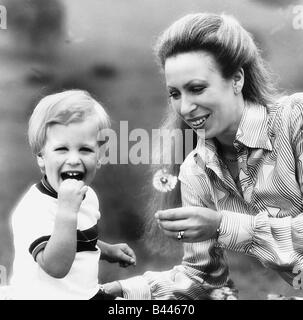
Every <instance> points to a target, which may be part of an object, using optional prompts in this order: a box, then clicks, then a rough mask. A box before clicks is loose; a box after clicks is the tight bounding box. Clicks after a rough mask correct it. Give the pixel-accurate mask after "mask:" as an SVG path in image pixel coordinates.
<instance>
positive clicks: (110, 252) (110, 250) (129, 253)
mask: <svg viewBox="0 0 303 320" xmlns="http://www.w3.org/2000/svg"><path fill="white" fill-rule="evenodd" d="M101 254H102V251H101ZM103 258H104V259H105V260H107V261H108V262H113V263H114V262H119V265H120V267H123V268H126V267H128V266H130V265H134V266H135V265H136V255H135V253H134V251H133V250H132V249H131V248H130V247H129V246H128V245H127V244H126V243H118V244H106V252H104V256H103Z"/></svg>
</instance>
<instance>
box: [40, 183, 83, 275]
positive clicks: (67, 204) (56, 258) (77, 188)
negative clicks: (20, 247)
mask: <svg viewBox="0 0 303 320" xmlns="http://www.w3.org/2000/svg"><path fill="white" fill-rule="evenodd" d="M86 191H87V187H86V186H84V184H83V182H82V181H77V180H73V179H67V180H65V181H63V182H62V183H61V185H60V188H59V192H58V211H57V214H56V220H55V225H54V229H53V232H52V235H51V237H50V238H49V240H48V241H47V244H46V246H45V248H44V249H43V250H41V251H39V252H38V253H37V255H36V260H37V262H38V264H39V265H40V266H41V268H42V269H43V270H44V271H45V272H46V273H48V274H49V275H50V276H52V277H54V278H63V277H65V276H66V275H67V273H68V272H69V270H70V268H71V266H72V264H73V262H74V258H75V254H76V251H77V217H78V211H79V208H80V205H81V202H82V200H83V196H84V194H85V193H86Z"/></svg>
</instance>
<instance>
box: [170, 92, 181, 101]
mask: <svg viewBox="0 0 303 320" xmlns="http://www.w3.org/2000/svg"><path fill="white" fill-rule="evenodd" d="M168 96H169V98H172V99H178V98H179V97H180V94H179V92H177V91H170V92H169V93H168Z"/></svg>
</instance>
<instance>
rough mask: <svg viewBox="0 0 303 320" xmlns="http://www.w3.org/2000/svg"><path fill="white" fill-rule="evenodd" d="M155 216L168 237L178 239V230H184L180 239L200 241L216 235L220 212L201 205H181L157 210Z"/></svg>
mask: <svg viewBox="0 0 303 320" xmlns="http://www.w3.org/2000/svg"><path fill="white" fill-rule="evenodd" d="M155 218H156V219H157V220H158V223H159V226H160V228H161V229H162V230H163V232H164V233H165V234H166V235H167V236H168V237H171V238H174V239H178V233H179V231H184V233H183V237H182V238H181V239H180V240H182V241H183V242H200V241H205V240H209V239H211V238H214V237H216V231H217V229H218V228H219V226H220V223H221V219H222V214H221V213H220V212H218V211H215V210H212V209H208V208H203V207H181V208H174V209H168V210H161V211H158V212H157V213H156V214H155Z"/></svg>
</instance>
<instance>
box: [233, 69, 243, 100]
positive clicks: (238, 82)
mask: <svg viewBox="0 0 303 320" xmlns="http://www.w3.org/2000/svg"><path fill="white" fill-rule="evenodd" d="M232 79H233V89H234V93H235V95H238V94H239V93H241V91H242V88H243V86H244V70H243V68H240V69H239V70H238V71H237V72H236V73H235V74H234V75H233V78H232Z"/></svg>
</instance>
